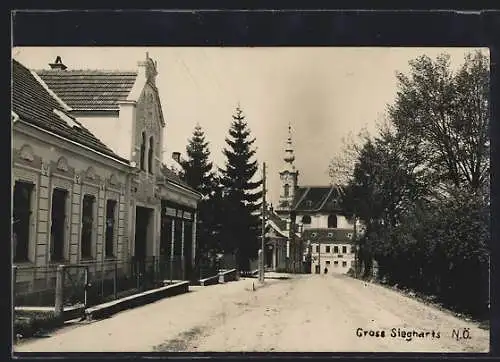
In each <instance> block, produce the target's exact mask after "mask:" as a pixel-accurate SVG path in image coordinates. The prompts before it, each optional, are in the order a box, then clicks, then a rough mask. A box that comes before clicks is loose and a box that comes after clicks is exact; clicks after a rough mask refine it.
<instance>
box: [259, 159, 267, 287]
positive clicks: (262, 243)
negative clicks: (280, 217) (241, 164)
mask: <svg viewBox="0 0 500 362" xmlns="http://www.w3.org/2000/svg"><path fill="white" fill-rule="evenodd" d="M265 235H266V163H265V162H264V163H263V165H262V235H261V237H262V241H261V250H262V253H261V264H260V281H261V282H264V264H265V263H264V256H265V253H264V244H265V243H264V240H265Z"/></svg>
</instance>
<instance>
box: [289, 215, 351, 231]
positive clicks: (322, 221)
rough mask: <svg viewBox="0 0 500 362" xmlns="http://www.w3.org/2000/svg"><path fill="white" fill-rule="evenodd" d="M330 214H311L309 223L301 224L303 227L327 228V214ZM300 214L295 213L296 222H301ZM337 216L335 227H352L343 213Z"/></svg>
mask: <svg viewBox="0 0 500 362" xmlns="http://www.w3.org/2000/svg"><path fill="white" fill-rule="evenodd" d="M329 215H330V214H315V215H311V223H310V224H309V225H308V224H303V227H304V229H326V228H328V216H329ZM302 216H303V215H302V214H299V215H297V223H298V224H302ZM336 216H337V228H339V229H352V228H353V226H354V224H353V223H350V222H349V221H348V220H347V218H346V217H345V216H343V215H336Z"/></svg>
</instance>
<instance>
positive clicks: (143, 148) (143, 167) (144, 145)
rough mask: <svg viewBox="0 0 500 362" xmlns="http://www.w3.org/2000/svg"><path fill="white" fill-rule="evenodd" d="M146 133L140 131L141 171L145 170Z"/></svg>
mask: <svg viewBox="0 0 500 362" xmlns="http://www.w3.org/2000/svg"><path fill="white" fill-rule="evenodd" d="M145 157H146V133H145V132H142V140H141V159H140V163H141V170H142V171H145V170H146V165H145V163H146V159H145Z"/></svg>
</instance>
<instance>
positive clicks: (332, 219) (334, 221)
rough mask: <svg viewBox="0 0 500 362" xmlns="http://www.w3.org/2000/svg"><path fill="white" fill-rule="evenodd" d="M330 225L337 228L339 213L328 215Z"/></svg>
mask: <svg viewBox="0 0 500 362" xmlns="http://www.w3.org/2000/svg"><path fill="white" fill-rule="evenodd" d="M328 227H329V228H336V227H337V215H330V216H328Z"/></svg>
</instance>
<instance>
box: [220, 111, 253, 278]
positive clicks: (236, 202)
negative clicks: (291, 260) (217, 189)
mask: <svg viewBox="0 0 500 362" xmlns="http://www.w3.org/2000/svg"><path fill="white" fill-rule="evenodd" d="M232 117H233V121H232V123H231V127H230V129H229V137H226V143H227V147H226V148H224V150H223V153H224V155H225V156H226V164H225V169H221V170H220V172H221V175H222V178H221V184H222V186H223V188H224V200H225V208H224V211H225V224H224V226H223V228H222V230H221V239H222V241H223V244H224V247H225V250H226V251H231V252H234V253H235V254H236V260H237V263H238V266H239V268H240V269H248V268H249V265H250V260H251V259H253V258H255V257H256V256H257V251H258V248H259V243H258V238H259V234H260V222H259V215H258V211H259V208H260V202H259V201H260V199H261V197H262V191H261V190H260V187H261V185H262V180H254V176H255V174H256V172H257V170H258V164H257V160H254V159H253V156H254V155H255V152H256V150H255V149H254V148H252V145H253V143H254V142H255V138H252V137H251V132H250V129H249V128H248V125H247V122H246V119H245V116H244V115H243V112H242V110H241V109H240V107H239V106H238V107H237V108H236V112H235V114H234V115H233V116H232Z"/></svg>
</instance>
